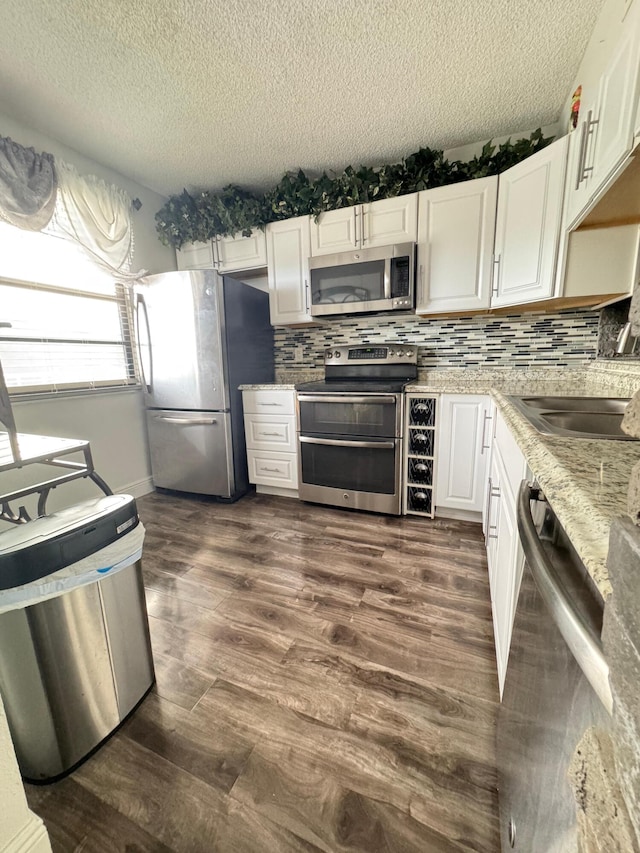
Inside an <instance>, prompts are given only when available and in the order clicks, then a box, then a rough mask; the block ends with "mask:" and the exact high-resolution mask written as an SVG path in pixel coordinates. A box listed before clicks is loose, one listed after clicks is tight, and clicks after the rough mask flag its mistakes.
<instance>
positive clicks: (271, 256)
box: [267, 216, 311, 326]
mask: <svg viewBox="0 0 640 853" xmlns="http://www.w3.org/2000/svg"><path fill="white" fill-rule="evenodd" d="M310 248H311V246H310V240H309V217H308V216H299V217H296V218H295V219H284V220H282V222H272V223H271V224H270V225H268V226H267V271H268V276H269V309H270V314H271V322H272V324H273V325H274V326H287V325H292V324H296V323H308V322H310V320H311V317H310V314H309V254H310Z"/></svg>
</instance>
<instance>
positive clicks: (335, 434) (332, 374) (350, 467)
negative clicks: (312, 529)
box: [296, 344, 418, 515]
mask: <svg viewBox="0 0 640 853" xmlns="http://www.w3.org/2000/svg"><path fill="white" fill-rule="evenodd" d="M417 360H418V349H417V347H416V346H412V345H407V344H379V345H374V346H369V345H366V346H362V345H360V346H358V345H356V346H337V347H332V348H331V349H328V350H326V351H325V354H324V365H325V381H324V382H307V383H304V384H302V385H297V386H296V390H297V392H298V440H299V463H298V464H299V495H300V498H301V499H302V500H305V501H313V502H315V503H322V504H328V505H330V506H340V507H348V508H351V509H361V510H369V511H371V512H383V513H388V514H390V515H400V513H401V511H402V457H403V438H402V428H403V420H404V406H403V400H404V396H403V389H404V386H405V385H406V384H407V383H408V382H410V381H412V380H414V379H415V378H416V376H417Z"/></svg>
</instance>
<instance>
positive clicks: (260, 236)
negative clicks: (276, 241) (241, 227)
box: [213, 228, 267, 273]
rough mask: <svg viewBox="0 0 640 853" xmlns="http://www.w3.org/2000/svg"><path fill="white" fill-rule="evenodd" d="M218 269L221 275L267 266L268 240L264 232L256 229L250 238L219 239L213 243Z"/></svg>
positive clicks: (238, 236)
mask: <svg viewBox="0 0 640 853" xmlns="http://www.w3.org/2000/svg"><path fill="white" fill-rule="evenodd" d="M213 254H214V261H215V264H216V269H217V270H218V272H220V273H225V272H235V271H237V270H254V269H259V268H260V267H266V265H267V240H266V237H265V233H264V231H260V230H259V229H258V228H254V229H253V231H252V233H251V236H250V237H243V236H242V235H241V234H236V236H235V237H218V238H217V239H216V240H214V241H213Z"/></svg>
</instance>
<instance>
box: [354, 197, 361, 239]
mask: <svg viewBox="0 0 640 853" xmlns="http://www.w3.org/2000/svg"><path fill="white" fill-rule="evenodd" d="M353 244H354V248H356V249H359V248H360V234H359V233H358V205H357V204H354V205H353Z"/></svg>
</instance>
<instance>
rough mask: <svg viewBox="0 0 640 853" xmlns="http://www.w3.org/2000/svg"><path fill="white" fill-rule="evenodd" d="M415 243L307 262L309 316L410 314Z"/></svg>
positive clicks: (413, 303)
mask: <svg viewBox="0 0 640 853" xmlns="http://www.w3.org/2000/svg"><path fill="white" fill-rule="evenodd" d="M415 257H416V247H415V243H401V244H399V245H395V246H383V247H381V248H376V249H356V250H354V251H352V252H340V253H339V254H336V255H322V256H320V257H317V258H310V260H309V269H310V272H311V316H312V317H323V316H328V315H331V314H367V313H371V312H372V311H410V310H411V309H412V308H413V307H414V305H415V295H414V294H415Z"/></svg>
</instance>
